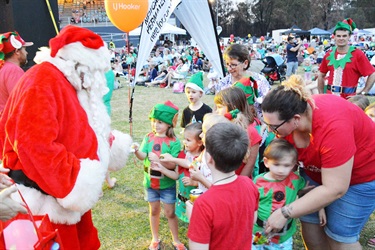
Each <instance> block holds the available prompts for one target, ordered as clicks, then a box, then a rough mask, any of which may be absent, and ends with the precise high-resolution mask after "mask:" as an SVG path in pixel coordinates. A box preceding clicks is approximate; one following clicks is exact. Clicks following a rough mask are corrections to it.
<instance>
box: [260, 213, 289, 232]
mask: <svg viewBox="0 0 375 250" xmlns="http://www.w3.org/2000/svg"><path fill="white" fill-rule="evenodd" d="M292 224H293V219H291V220H290V221H289V223H288V225H286V231H287V230H289V229H290V228H291V227H292ZM257 225H258V226H260V227H264V221H262V220H261V219H259V217H258V218H257ZM284 229H285V227H284V228H282V229H281V230H280V231H278V232H277V233H281V232H283V231H284Z"/></svg>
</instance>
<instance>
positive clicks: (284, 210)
mask: <svg viewBox="0 0 375 250" xmlns="http://www.w3.org/2000/svg"><path fill="white" fill-rule="evenodd" d="M281 213H282V214H283V216H284V218H285V219H287V220H289V219H290V213H289V209H288V208H286V207H282V208H281Z"/></svg>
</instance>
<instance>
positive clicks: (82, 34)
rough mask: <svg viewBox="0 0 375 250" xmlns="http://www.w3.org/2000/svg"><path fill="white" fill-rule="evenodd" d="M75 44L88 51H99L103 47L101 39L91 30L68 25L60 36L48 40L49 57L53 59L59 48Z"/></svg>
mask: <svg viewBox="0 0 375 250" xmlns="http://www.w3.org/2000/svg"><path fill="white" fill-rule="evenodd" d="M75 42H80V43H82V45H83V46H85V47H87V48H90V49H99V48H100V47H102V46H104V42H103V39H102V38H101V37H100V36H99V35H97V34H95V33H94V32H92V31H91V30H89V29H85V28H81V27H78V26H73V25H68V26H66V27H65V28H63V29H62V30H61V32H60V34H58V35H57V36H56V37H54V38H52V39H51V40H49V46H50V48H51V56H52V57H55V56H56V54H57V52H58V51H59V50H60V49H61V48H63V47H64V46H65V45H68V44H71V43H75Z"/></svg>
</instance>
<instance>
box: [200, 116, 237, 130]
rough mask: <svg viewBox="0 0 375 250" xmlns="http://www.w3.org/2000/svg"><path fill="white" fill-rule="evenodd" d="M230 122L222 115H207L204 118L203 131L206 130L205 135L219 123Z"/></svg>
mask: <svg viewBox="0 0 375 250" xmlns="http://www.w3.org/2000/svg"><path fill="white" fill-rule="evenodd" d="M228 122H230V121H229V120H228V119H227V118H225V117H224V116H222V115H218V114H214V113H207V114H205V115H204V117H203V124H202V130H204V131H203V132H204V133H207V131H208V130H209V129H210V128H211V127H212V126H213V125H215V124H217V123H228Z"/></svg>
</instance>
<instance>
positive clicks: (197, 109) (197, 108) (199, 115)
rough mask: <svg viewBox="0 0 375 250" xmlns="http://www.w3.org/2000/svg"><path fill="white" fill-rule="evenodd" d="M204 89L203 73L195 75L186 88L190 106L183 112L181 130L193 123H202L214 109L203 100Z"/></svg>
mask: <svg viewBox="0 0 375 250" xmlns="http://www.w3.org/2000/svg"><path fill="white" fill-rule="evenodd" d="M203 89H204V87H203V72H198V73H195V74H194V75H192V76H191V78H190V79H189V81H188V83H187V84H186V86H185V94H186V97H187V99H188V101H189V106H188V107H186V108H185V109H184V111H183V112H182V119H181V128H185V127H186V125H187V124H189V123H191V122H202V121H203V116H204V115H205V114H207V113H211V112H212V109H211V108H210V107H209V106H208V105H206V104H204V103H203V102H202V100H201V98H202V96H203V93H204V91H203Z"/></svg>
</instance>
